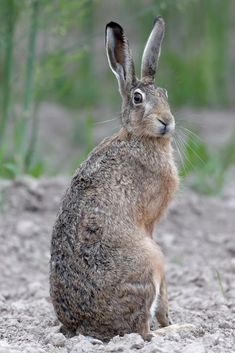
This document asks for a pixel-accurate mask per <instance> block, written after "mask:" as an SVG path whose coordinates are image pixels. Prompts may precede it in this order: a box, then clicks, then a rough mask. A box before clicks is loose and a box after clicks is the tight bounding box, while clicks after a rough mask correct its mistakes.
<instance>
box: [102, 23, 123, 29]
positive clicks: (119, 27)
mask: <svg viewBox="0 0 235 353" xmlns="http://www.w3.org/2000/svg"><path fill="white" fill-rule="evenodd" d="M108 28H112V29H114V30H119V31H123V29H122V27H121V26H120V25H119V24H118V23H117V22H113V21H111V22H109V23H107V25H106V31H107V29H108Z"/></svg>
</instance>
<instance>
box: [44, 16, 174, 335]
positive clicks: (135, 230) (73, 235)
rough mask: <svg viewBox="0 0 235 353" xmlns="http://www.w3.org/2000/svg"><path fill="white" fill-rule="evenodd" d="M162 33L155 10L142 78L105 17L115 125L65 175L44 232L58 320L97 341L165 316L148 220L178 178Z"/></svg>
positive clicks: (164, 320)
mask: <svg viewBox="0 0 235 353" xmlns="http://www.w3.org/2000/svg"><path fill="white" fill-rule="evenodd" d="M163 36H164V21H163V19H162V18H161V17H157V18H156V20H155V22H154V26H153V29H152V32H151V34H150V36H149V39H148V41H147V44H146V46H145V50H144V53H143V58H142V66H141V79H140V80H139V79H137V77H136V76H135V70H134V63H133V60H132V56H131V52H130V49H129V45H128V41H127V38H126V36H125V34H124V32H123V29H122V27H121V26H120V25H119V24H117V23H114V22H110V23H109V24H107V26H106V50H107V56H108V61H109V65H110V67H111V69H112V71H113V72H114V74H115V76H116V77H117V80H118V83H119V91H120V93H121V96H122V100H123V102H122V112H121V124H122V128H121V130H120V131H119V132H118V133H117V134H116V135H114V136H112V137H108V138H106V139H105V140H104V141H103V142H101V143H100V144H99V145H98V146H97V147H96V148H95V149H94V150H93V151H92V152H91V153H90V155H89V157H88V158H87V160H86V161H85V162H83V163H82V165H81V167H80V168H79V169H78V171H77V172H76V174H75V176H74V177H73V179H72V182H71V185H70V187H69V188H68V190H67V192H66V195H65V196H64V198H63V201H62V206H61V209H60V212H59V214H58V217H57V220H56V223H55V226H54V229H53V235H52V243H51V262H50V265H51V268H50V271H51V272H50V293H51V298H52V302H53V305H54V308H55V312H56V314H57V316H58V318H59V320H60V321H61V322H62V323H63V324H64V325H65V326H66V327H67V328H69V329H71V330H77V332H79V333H81V334H83V335H89V336H93V337H96V338H98V339H102V340H108V339H110V338H112V337H113V336H115V335H124V334H126V333H130V332H137V333H139V334H141V335H142V336H143V337H145V338H146V337H147V336H148V334H149V332H150V322H151V320H152V318H153V317H154V316H155V315H156V317H157V319H158V321H159V323H160V324H161V325H162V326H167V325H169V324H170V322H169V318H168V303H167V293H166V284H165V276H164V259H163V255H162V252H161V250H160V248H159V247H158V245H157V244H156V243H155V242H154V240H153V228H154V225H155V224H156V222H158V221H159V219H160V217H161V216H162V215H163V213H164V212H165V210H166V208H167V206H168V204H169V202H170V201H171V199H172V197H173V195H174V192H175V191H176V189H177V186H178V175H177V169H176V166H175V163H174V159H173V155H172V146H171V140H172V137H171V135H172V132H173V131H174V128H175V122H174V117H173V115H172V114H171V111H170V108H169V104H168V102H167V93H166V91H165V90H164V89H162V88H159V87H156V86H155V85H154V76H155V72H156V67H157V63H158V59H159V55H160V49H161V42H162V39H163Z"/></svg>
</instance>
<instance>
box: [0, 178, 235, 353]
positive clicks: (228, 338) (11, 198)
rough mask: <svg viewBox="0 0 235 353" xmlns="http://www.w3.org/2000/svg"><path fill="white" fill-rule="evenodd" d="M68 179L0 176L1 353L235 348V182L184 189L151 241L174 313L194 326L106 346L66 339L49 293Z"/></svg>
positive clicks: (185, 352) (186, 352) (189, 352)
mask: <svg viewBox="0 0 235 353" xmlns="http://www.w3.org/2000/svg"><path fill="white" fill-rule="evenodd" d="M66 184H67V180H65V179H63V178H61V179H58V178H57V179H52V180H48V179H44V180H42V179H41V180H33V179H28V178H27V179H22V180H21V181H15V182H10V181H0V189H1V191H0V208H1V211H0V244H1V246H0V259H1V261H0V353H16V352H25V353H45V352H47V353H59V352H61V353H80V352H81V353H82V352H86V353H88V352H89V353H92V352H139V353H145V352H146V353H155V352H164V353H169V352H178V353H206V352H208V353H209V352H215V353H226V352H234V347H235V337H234V329H235V305H234V304H235V303H234V298H235V217H234V215H235V185H234V184H233V185H232V184H231V183H230V185H227V186H226V188H225V190H224V192H223V195H221V196H219V197H212V198H208V197H203V196H199V195H197V194H195V193H193V191H191V190H189V189H187V188H185V189H184V190H182V191H181V192H179V194H178V195H177V198H176V200H175V202H174V203H173V205H172V207H171V209H170V211H169V213H168V216H167V218H166V219H165V220H164V221H163V222H162V223H161V225H159V227H158V229H157V231H156V239H157V241H158V242H159V243H160V245H161V246H162V248H163V251H164V253H165V255H166V260H167V280H168V291H169V301H170V308H171V316H172V318H173V321H174V322H175V323H192V324H194V325H195V330H193V331H191V332H188V331H182V332H180V333H173V334H170V335H168V336H166V337H156V338H153V339H152V341H151V342H144V341H143V340H142V338H141V337H140V336H139V335H137V334H131V335H126V336H124V337H115V338H113V340H111V341H110V342H109V343H108V344H103V343H102V342H100V341H96V340H92V339H88V338H85V337H83V336H75V337H70V338H69V337H65V336H64V335H63V334H62V333H61V332H60V324H59V322H58V321H57V319H56V317H55V314H54V312H53V307H52V305H51V302H50V297H49V292H48V268H49V266H48V264H49V244H50V236H51V228H52V225H53V222H54V219H55V215H56V212H57V209H58V203H59V200H60V197H61V194H62V193H63V192H64V190H65V187H66Z"/></svg>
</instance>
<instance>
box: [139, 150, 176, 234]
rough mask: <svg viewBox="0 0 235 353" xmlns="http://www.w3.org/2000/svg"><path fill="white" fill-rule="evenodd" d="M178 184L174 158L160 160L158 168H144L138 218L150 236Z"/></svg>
mask: <svg viewBox="0 0 235 353" xmlns="http://www.w3.org/2000/svg"><path fill="white" fill-rule="evenodd" d="M168 157H169V156H168ZM178 184H179V180H178V174H177V169H176V166H175V163H174V161H173V158H172V159H170V160H169V158H168V160H166V159H164V158H162V159H158V163H157V164H156V166H152V168H151V166H150V168H149V166H148V167H147V166H146V168H144V170H143V178H142V181H141V182H140V184H139V188H140V193H139V195H138V208H137V209H138V214H137V218H138V224H139V225H140V227H141V228H144V229H145V230H146V231H147V232H148V233H149V234H150V235H152V232H153V228H154V224H155V223H156V222H158V221H159V219H160V218H161V216H162V215H163V214H164V212H165V211H166V209H167V207H168V205H169V203H170V201H171V200H172V198H173V195H174V193H175V191H176V190H177V187H178Z"/></svg>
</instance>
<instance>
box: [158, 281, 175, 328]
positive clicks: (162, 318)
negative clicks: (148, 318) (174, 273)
mask: <svg viewBox="0 0 235 353" xmlns="http://www.w3.org/2000/svg"><path fill="white" fill-rule="evenodd" d="M155 314H156V318H157V321H158V322H159V324H160V325H161V326H162V327H166V326H169V325H171V324H172V322H171V319H170V318H169V308H168V296H167V287H166V280H165V277H164V278H163V279H162V281H161V285H160V291H159V297H158V306H157V310H156V312H155Z"/></svg>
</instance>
